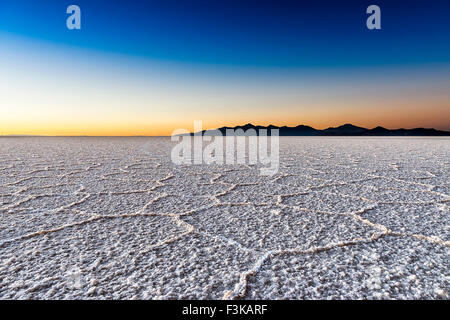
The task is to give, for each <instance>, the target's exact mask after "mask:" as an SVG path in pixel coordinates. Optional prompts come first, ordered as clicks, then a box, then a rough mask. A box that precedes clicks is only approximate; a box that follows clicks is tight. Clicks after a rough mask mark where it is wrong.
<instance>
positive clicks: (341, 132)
mask: <svg viewBox="0 0 450 320" xmlns="http://www.w3.org/2000/svg"><path fill="white" fill-rule="evenodd" d="M227 129H232V130H237V129H242V130H244V131H246V130H248V129H255V130H256V133H257V134H258V130H259V129H267V134H268V135H270V129H278V130H279V134H280V136H450V131H442V130H436V129H433V128H414V129H404V128H401V129H386V128H383V127H380V126H378V127H375V128H373V129H367V128H363V127H358V126H355V125H352V124H349V123H347V124H344V125H342V126H339V127H330V128H327V129H323V130H320V129H315V128H313V127H310V126H305V125H298V126H296V127H288V126H282V127H278V126H274V125H268V126H256V125H253V124H251V123H247V124H245V125H243V126H235V127H221V128H218V129H217V130H219V131H220V132H221V133H222V135H226V130H227ZM205 131H207V130H203V131H202V133H205ZM191 135H192V133H191Z"/></svg>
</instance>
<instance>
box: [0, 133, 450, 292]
mask: <svg viewBox="0 0 450 320" xmlns="http://www.w3.org/2000/svg"><path fill="white" fill-rule="evenodd" d="M171 146H172V144H171V142H170V140H169V139H168V138H43V137H39V138H38V137H36V138H2V139H0V150H1V151H0V298H1V299H70V298H75V299H76V298H78V299H221V298H224V299H241V298H243V299H261V298H264V299H313V298H319V299H365V298H367V299H413V298H420V299H422V298H424V299H449V294H450V282H449V281H450V274H449V271H448V270H450V268H449V261H450V260H449V250H450V232H449V231H450V230H449V228H450V223H449V214H450V210H449V209H450V204H449V201H450V197H449V190H450V183H449V172H450V170H449V169H450V163H449V161H448V159H450V139H448V138H359V137H357V138H341V137H336V138H333V137H323V138H305V137H281V138H280V170H279V172H278V173H277V174H275V175H273V176H260V175H259V171H258V169H257V167H258V166H248V165H235V166H232V165H224V166H217V165H193V166H186V165H183V166H175V165H173V164H172V163H171V161H170V150H171Z"/></svg>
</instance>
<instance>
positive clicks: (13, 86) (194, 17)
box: [0, 0, 450, 134]
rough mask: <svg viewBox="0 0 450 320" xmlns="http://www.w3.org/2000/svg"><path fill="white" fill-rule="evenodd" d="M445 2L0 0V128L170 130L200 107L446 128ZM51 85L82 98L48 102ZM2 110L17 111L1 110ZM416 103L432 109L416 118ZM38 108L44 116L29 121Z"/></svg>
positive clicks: (208, 116)
mask: <svg viewBox="0 0 450 320" xmlns="http://www.w3.org/2000/svg"><path fill="white" fill-rule="evenodd" d="M70 4H77V5H79V6H80V8H81V14H82V28H81V30H68V29H67V28H66V25H65V20H66V18H67V16H68V15H67V14H66V13H65V11H66V8H67V6H68V5H70ZM371 4H377V5H379V6H380V8H381V26H382V29H381V30H368V29H367V28H366V23H365V22H366V19H367V17H368V15H367V14H366V8H367V6H369V5H371ZM449 12H450V2H449V1H444V0H443V1H439V0H434V1H398V0H391V1H375V2H373V1H320V0H319V1H308V2H302V1H245V0H240V1H232V0H229V1H221V0H214V1H187V0H186V1H173V0H161V1H99V0H90V1H85V0H74V1H61V0H53V1H52V0H40V1H31V0H29V1H25V0H14V1H10V0H0V48H2V50H1V51H0V67H2V66H3V67H4V68H3V70H4V71H3V76H4V77H5V76H6V77H8V76H9V78H10V79H11V81H9V82H8V84H7V85H8V86H9V89H8V92H6V91H5V94H4V95H3V98H1V96H0V103H2V106H3V107H4V108H2V109H3V114H2V116H3V119H4V120H3V123H0V125H3V127H8V128H9V129H8V130H7V132H12V131H14V130H13V129H12V128H14V127H16V128H18V129H17V130H21V132H22V131H24V130H25V131H27V132H41V133H42V132H43V133H45V132H47V131H46V128H50V127H51V128H56V127H58V125H57V124H58V123H59V124H60V126H61V127H70V128H72V129H71V130H72V131H70V132H71V133H74V132H75V133H76V132H80V133H81V132H83V133H89V132H92V130H93V129H92V128H91V127H92V126H94V124H89V121H88V120H87V119H88V118H90V119H95V120H96V122H95V123H98V121H100V119H104V118H105V116H104V115H105V113H108V114H114V116H111V119H110V123H109V124H105V126H104V129H102V131H101V132H102V133H104V134H107V133H108V132H115V131H117V132H128V131H127V130H125V128H126V127H127V126H128V127H129V126H133V127H134V128H136V134H138V133H139V134H144V133H149V132H150V133H152V132H158V133H161V132H166V133H167V130H169V129H167V128H171V127H174V128H176V127H177V126H179V125H184V124H186V123H187V120H189V121H193V120H195V119H198V118H199V117H201V118H203V119H204V120H205V122H206V123H207V125H209V126H218V125H221V124H232V123H236V122H238V123H240V122H259V123H267V122H276V123H277V124H293V123H291V122H299V123H305V124H311V125H315V126H318V127H325V126H327V125H338V124H339V121H345V119H348V121H353V122H357V123H356V124H360V125H366V126H370V125H375V124H380V125H385V126H387V127H392V126H405V127H408V126H409V127H410V126H435V127H439V128H445V129H450V123H449V122H448V120H447V121H444V120H442V119H443V118H445V117H443V116H446V115H447V113H448V110H449V109H450V106H449V104H448V102H449V101H450V100H449V97H448V94H447V93H446V92H448V91H450V86H449V83H450V80H449V79H450V72H449V70H450V19H449V15H450V14H449ZM44 66H45V68H44ZM61 70H64V72H62V71H61ZM7 72H9V74H8V73H7ZM70 74H73V77H70ZM23 78H26V79H30V82H29V83H28V84H27V82H21V80H20V79H23ZM64 81H65V82H64ZM62 83H63V84H64V83H66V84H67V83H70V86H69V85H63V84H62ZM28 86H29V87H28ZM36 86H42V88H41V89H40V90H37V89H36ZM93 87H97V88H98V91H96V92H95V90H92V88H93ZM52 88H58V90H59V91H62V92H64V91H67V90H69V91H71V92H72V91H76V92H78V93H79V96H74V95H73V94H72V95H71V97H72V100H71V101H66V100H64V99H63V95H61V97H60V98H59V99H58V98H57V96H58V95H57V94H55V96H52V92H53V91H54V90H52ZM27 89H28V90H27ZM4 90H6V89H4ZM24 91H25V92H27V91H28V92H30V94H29V95H28V96H27V97H26V98H27V99H25V98H23V97H22V96H21V94H20V93H21V92H24ZM13 92H16V94H17V96H15V95H14V94H13ZM33 92H34V93H33ZM108 92H110V93H108ZM117 92H119V93H120V94H121V95H120V96H119V93H117ZM149 92H150V93H149ZM0 93H1V92H0ZM107 93H108V94H107ZM383 97H384V98H385V100H383ZM89 99H90V100H89ZM408 99H409V100H408ZM89 101H95V103H96V104H95V105H92V104H90V103H89ZM117 101H122V102H123V104H121V105H119V104H117ZM111 105H113V107H110V106H111ZM49 106H52V107H49ZM57 106H58V108H61V109H62V110H64V111H67V112H65V113H64V112H61V114H59V113H58V112H57V111H55V110H56V108H57ZM12 108H14V110H20V112H19V111H17V112H16V115H15V117H14V118H13V117H12V116H10V117H9V118H8V117H7V115H6V114H11V109H12ZM92 108H94V109H95V110H97V111H98V112H97V113H96V114H95V115H93V114H92ZM74 109H77V110H74ZM83 110H84V111H83ZM389 110H392V112H388V111H389ZM425 110H430V112H429V113H430V114H431V115H432V116H431V115H429V116H428V117H425V118H423V121H422V122H420V121H419V119H420V114H421V113H424V112H425ZM446 112H447V113H446ZM37 113H39V114H40V115H41V116H42V117H43V118H46V119H48V118H52V119H53V122H48V121H50V120H48V121H47V120H46V121H47V122H45V123H44V124H42V128H43V129H42V130H40V129H39V130H38V128H39V124H38V123H33V118H36V114H37ZM280 113H281V114H285V115H286V118H283V117H280V116H279V114H280ZM57 114H59V116H56V115H57ZM64 114H71V115H72V119H71V120H70V121H69V120H68V119H65V118H64ZM383 114H384V117H383ZM102 115H103V117H102ZM180 115H182V116H180ZM325 115H327V116H328V118H325ZM352 115H355V117H354V118H352ZM411 115H413V116H411ZM449 115H450V114H449ZM178 116H180V119H178V118H177V117H178ZM408 117H409V118H408ZM74 118H75V119H79V121H78V122H76V121H74V120H73V119H74ZM106 118H108V117H106ZM448 118H450V117H448ZM5 119H6V120H5ZM118 119H126V121H124V123H119V120H118ZM137 119H139V121H137ZM142 119H144V120H142ZM171 119H172V120H173V121H171ZM401 119H404V120H405V121H403V122H402V121H401ZM6 121H8V123H6ZM136 121H137V122H136ZM185 121H186V122H185ZM69 122H70V123H69ZM41 123H42V122H41ZM93 123H94V122H93ZM27 128H29V129H27ZM76 128H81V129H80V130H78V131H77V129H76ZM114 128H116V129H114ZM117 128H121V129H120V130H119V129H117ZM154 128H161V129H154ZM163 128H166V129H163ZM0 129H1V128H0ZM14 132H16V131H14ZM48 132H56V131H55V130H53V129H52V130H50V131H48ZM58 132H59V131H58ZM64 132H65V131H64ZM64 132H63V133H64ZM130 132H131V131H130ZM17 133H18V132H17Z"/></svg>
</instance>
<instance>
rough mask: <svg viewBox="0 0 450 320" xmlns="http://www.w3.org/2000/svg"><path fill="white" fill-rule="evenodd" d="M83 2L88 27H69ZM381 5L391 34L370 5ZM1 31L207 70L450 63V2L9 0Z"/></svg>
mask: <svg viewBox="0 0 450 320" xmlns="http://www.w3.org/2000/svg"><path fill="white" fill-rule="evenodd" d="M70 4H77V5H79V6H80V8H81V12H82V29H81V30H80V31H69V30H67V29H66V27H65V20H66V17H67V14H66V13H65V11H66V8H67V6H68V5H70ZM370 4H377V5H379V6H380V8H381V20H382V22H381V23H382V29H381V30H372V31H371V30H368V29H367V28H366V18H367V16H368V15H367V14H366V8H367V6H368V5H370ZM0 30H1V31H6V32H8V33H13V34H18V35H23V36H28V37H32V38H37V39H40V40H47V41H51V42H55V43H63V44H69V45H73V46H77V47H81V48H89V49H95V50H101V51H108V52H116V53H122V54H127V55H132V56H140V57H149V58H152V59H162V60H168V61H181V62H189V63H201V64H221V65H239V66H263V67H321V66H324V67H349V66H350V67H351V66H355V67H358V66H376V65H402V64H407V65H410V64H419V65H420V64H428V63H448V62H449V61H450V1H448V0H431V1H425V0H422V1H399V0H390V1H379V0H377V1H373V0H371V1H365V0H361V1H348V0H347V1H323V0H318V1H307V2H303V1H261V0H259V1H248V0H240V1H231V0H228V1H222V0H211V1H193V0H191V1H188V0H186V1H173V0H159V1H101V0H71V1H62V0H40V1H32V0H29V1H25V0H0Z"/></svg>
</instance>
